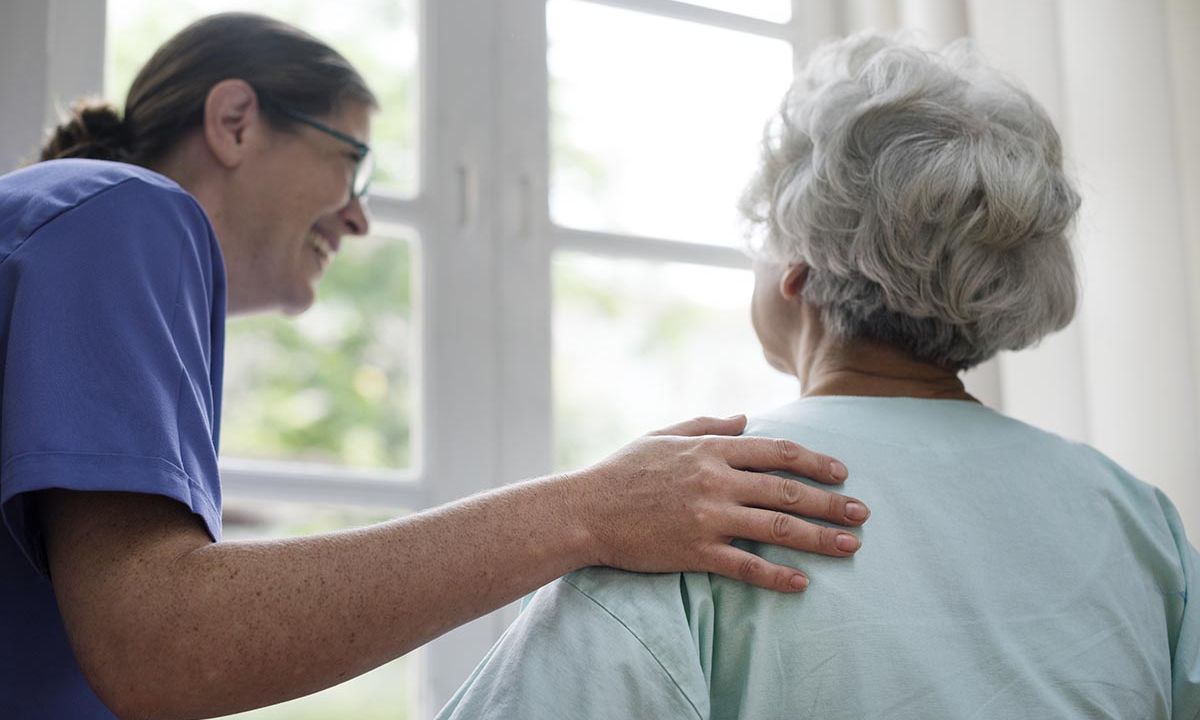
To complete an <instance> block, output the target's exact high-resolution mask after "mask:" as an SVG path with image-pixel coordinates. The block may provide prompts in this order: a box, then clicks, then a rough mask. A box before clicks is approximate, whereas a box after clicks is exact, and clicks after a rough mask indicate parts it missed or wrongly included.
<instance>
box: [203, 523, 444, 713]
mask: <svg viewBox="0 0 1200 720" xmlns="http://www.w3.org/2000/svg"><path fill="white" fill-rule="evenodd" d="M402 514H404V511H403V510H400V509H393V510H386V509H364V508H356V507H348V506H339V505H310V504H300V503H280V502H274V501H272V502H258V501H246V500H235V499H230V500H228V501H227V502H226V503H225V510H224V518H223V523H224V526H225V539H226V540H254V539H264V538H285V537H297V536H300V535H310V534H313V533H319V532H328V531H331V530H340V529H343V528H351V527H361V526H363V525H370V524H373V523H377V522H383V521H385V520H389V519H391V518H393V517H396V516H399V515H402ZM420 661H421V658H420V652H419V651H418V652H415V653H410V654H409V655H406V656H404V657H402V658H399V659H397V660H393V661H392V662H390V663H387V664H385V665H382V666H380V667H378V668H376V669H375V670H372V671H371V672H368V673H365V674H363V675H360V676H358V677H356V678H353V679H351V680H349V681H347V682H344V683H342V684H341V685H338V686H336V687H332V688H329V689H328V690H323V691H321V692H318V693H314V694H312V695H309V696H307V697H303V698H300V699H298V700H292V701H291V702H286V703H281V704H279V705H275V706H272V707H267V708H262V709H259V710H252V711H250V712H245V713H238V714H237V715H229V716H227V717H229V718H238V719H239V720H334V719H335V718H355V719H356V720H358V719H360V718H362V719H365V720H406V718H412V717H416V715H417V713H416V710H415V704H414V700H415V696H416V693H415V688H416V681H417V670H418V667H419V663H420Z"/></svg>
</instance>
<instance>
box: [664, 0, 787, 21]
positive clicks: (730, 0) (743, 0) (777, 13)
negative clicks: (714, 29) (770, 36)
mask: <svg viewBox="0 0 1200 720" xmlns="http://www.w3.org/2000/svg"><path fill="white" fill-rule="evenodd" d="M683 2H685V3H687V4H688V5H699V6H700V7H706V8H712V9H714V10H724V11H725V12H728V13H736V14H738V15H748V16H749V17H756V18H761V19H763V20H770V21H771V22H778V23H785V22H787V21H788V20H790V19H791V17H792V3H791V0H683Z"/></svg>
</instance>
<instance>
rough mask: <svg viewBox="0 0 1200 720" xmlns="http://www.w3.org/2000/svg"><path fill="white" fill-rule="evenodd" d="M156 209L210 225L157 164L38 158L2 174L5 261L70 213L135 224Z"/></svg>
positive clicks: (103, 223)
mask: <svg viewBox="0 0 1200 720" xmlns="http://www.w3.org/2000/svg"><path fill="white" fill-rule="evenodd" d="M156 211H161V213H167V214H168V215H169V216H171V217H173V218H175V219H176V222H178V223H182V224H184V225H186V226H188V227H190V228H192V229H194V230H204V231H207V230H209V228H210V226H209V223H208V219H207V217H206V216H205V215H204V212H203V210H202V209H201V208H200V205H199V203H197V202H196V200H195V198H193V197H192V196H191V195H190V194H189V193H188V192H187V191H186V190H184V189H183V188H182V187H180V186H179V185H178V184H177V183H175V182H174V181H173V180H171V179H170V178H167V177H166V176H164V175H160V174H158V173H156V172H154V171H152V170H148V169H146V168H142V167H137V166H135V165H129V164H126V163H116V162H107V161H103V160H79V159H70V160H51V161H47V162H41V163H37V164H35V165H31V166H29V167H26V168H23V169H21V170H18V171H16V172H12V173H9V174H8V175H4V176H3V177H0V262H2V261H3V259H4V258H5V257H6V256H7V255H9V254H11V253H13V252H15V251H16V250H17V249H18V248H19V247H20V246H21V245H22V244H23V243H24V242H25V241H26V240H27V239H28V238H29V237H30V236H31V235H34V234H35V233H38V232H39V231H42V230H44V229H47V228H48V227H52V226H54V225H55V223H57V222H58V221H60V220H63V219H64V218H65V217H66V216H70V215H80V214H85V215H88V216H89V223H91V224H92V226H93V228H94V229H95V230H97V231H101V230H105V229H109V227H111V226H122V225H124V226H129V227H136V226H137V225H139V224H142V223H143V222H144V221H146V220H147V219H154V216H155V215H157V214H161V213H156Z"/></svg>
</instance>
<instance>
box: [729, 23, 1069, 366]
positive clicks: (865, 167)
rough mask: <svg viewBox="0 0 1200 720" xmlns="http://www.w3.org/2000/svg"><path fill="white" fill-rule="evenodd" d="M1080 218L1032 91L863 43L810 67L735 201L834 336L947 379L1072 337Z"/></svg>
mask: <svg viewBox="0 0 1200 720" xmlns="http://www.w3.org/2000/svg"><path fill="white" fill-rule="evenodd" d="M1078 207H1079V197H1078V195H1077V194H1076V193H1075V191H1074V190H1073V188H1072V187H1071V184H1070V182H1069V181H1068V179H1067V177H1066V175H1065V174H1064V172H1063V168H1062V148H1061V143H1060V141H1059V137H1058V134H1057V133H1056V132H1055V130H1054V127H1053V125H1052V124H1051V122H1050V120H1049V118H1048V116H1047V115H1046V113H1045V111H1044V110H1043V109H1042V108H1041V107H1040V106H1039V105H1038V104H1037V102H1036V101H1034V100H1033V98H1032V97H1030V96H1029V94H1028V93H1027V92H1025V91H1024V90H1022V89H1020V88H1018V87H1017V86H1015V85H1014V84H1012V83H1011V82H1009V81H1008V80H1006V79H1004V78H1003V77H1002V76H1000V74H999V73H997V72H995V71H993V70H990V69H989V68H987V67H985V66H984V65H983V64H982V63H981V62H980V61H979V59H978V58H977V57H976V55H975V54H974V53H973V52H972V50H971V48H970V46H969V45H966V44H965V43H959V44H956V45H952V46H951V47H949V48H947V49H946V50H945V51H943V52H941V53H929V52H925V51H922V50H920V49H918V48H916V47H915V46H912V45H910V44H907V43H904V42H902V41H900V40H897V39H895V38H890V37H883V36H879V35H871V34H861V35H856V36H852V37H850V38H847V39H845V40H842V41H838V42H834V43H830V44H828V45H825V46H823V47H821V48H819V49H818V50H817V51H816V52H815V53H814V54H813V56H812V57H811V59H810V60H809V63H808V65H807V67H806V68H805V70H804V72H803V73H802V74H801V77H800V78H799V79H798V80H797V82H796V84H795V85H794V86H793V87H792V89H791V90H790V91H789V93H788V95H787V97H786V98H785V100H784V103H783V106H782V108H781V110H780V113H779V115H778V116H777V117H776V118H775V119H774V121H773V122H772V124H771V125H770V126H769V127H768V130H767V133H766V137H765V138H764V142H763V155H762V162H761V165H760V168H759V172H758V175H757V176H756V177H755V178H754V180H753V181H752V183H751V184H750V186H749V187H748V189H747V191H746V194H745V195H744V196H743V199H742V210H743V213H744V214H745V215H746V217H747V218H748V219H749V220H750V221H751V223H752V224H754V225H757V226H761V228H762V230H764V231H765V232H763V233H762V237H763V244H762V246H761V247H760V248H756V250H758V251H761V252H762V253H764V254H765V255H767V256H769V257H770V258H772V259H774V260H776V261H779V262H787V263H795V262H805V263H807V264H808V265H809V266H810V267H811V270H810V273H809V278H808V281H807V283H806V286H805V289H804V297H805V299H806V300H807V301H808V302H810V303H812V304H813V305H814V306H816V307H819V308H820V309H821V312H822V318H823V320H824V321H825V324H826V326H827V328H828V329H829V331H830V332H831V333H833V334H834V335H835V336H843V337H864V338H870V339H875V340H880V341H884V342H888V343H890V344H893V345H896V346H899V347H901V348H903V349H905V350H907V351H909V352H910V353H912V354H913V355H914V356H915V357H917V358H918V359H921V360H924V361H928V362H932V363H935V364H938V365H942V366H947V367H953V368H958V369H966V368H969V367H971V366H973V365H976V364H978V363H980V362H982V361H984V360H986V359H987V358H989V357H991V356H992V355H994V354H995V353H996V352H997V351H999V350H1001V349H1011V350H1015V349H1020V348H1023V347H1026V346H1028V345H1030V344H1032V343H1034V342H1036V341H1037V340H1038V339H1040V338H1041V337H1042V336H1044V335H1045V334H1047V333H1049V332H1052V331H1054V330H1057V329H1060V328H1062V327H1063V326H1065V325H1066V324H1067V323H1068V322H1070V319H1071V317H1072V316H1073V314H1074V309H1075V302H1076V287H1075V271H1074V262H1073V257H1072V253H1071V250H1070V247H1069V244H1068V241H1067V236H1066V232H1067V229H1068V227H1069V225H1070V222H1071V220H1072V218H1073V217H1074V215H1075V212H1076V210H1077V209H1078Z"/></svg>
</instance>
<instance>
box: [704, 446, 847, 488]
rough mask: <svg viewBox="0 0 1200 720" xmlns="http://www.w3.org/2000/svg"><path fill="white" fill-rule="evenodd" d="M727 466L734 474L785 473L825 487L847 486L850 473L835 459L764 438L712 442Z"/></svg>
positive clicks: (804, 448) (801, 447) (800, 447)
mask: <svg viewBox="0 0 1200 720" xmlns="http://www.w3.org/2000/svg"><path fill="white" fill-rule="evenodd" d="M713 442H715V443H719V447H720V448H721V455H722V457H724V458H725V462H727V463H729V466H730V467H732V468H734V469H735V470H755V471H760V472H766V471H771V470H783V471H785V472H790V473H792V474H793V475H803V476H804V477H806V478H809V479H810V480H816V481H817V482H820V483H825V484H826V485H839V484H841V483H843V482H845V480H846V478H847V477H848V476H849V474H850V473H849V471H848V470H846V466H845V465H843V464H842V463H841V462H840V461H838V460H837V459H836V458H833V457H830V456H829V455H825V454H822V453H818V452H813V451H812V450H809V449H808V448H806V447H804V446H803V445H800V444H798V443H794V442H792V441H791V440H781V439H778V438H765V437H730V438H724V437H723V438H713Z"/></svg>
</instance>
